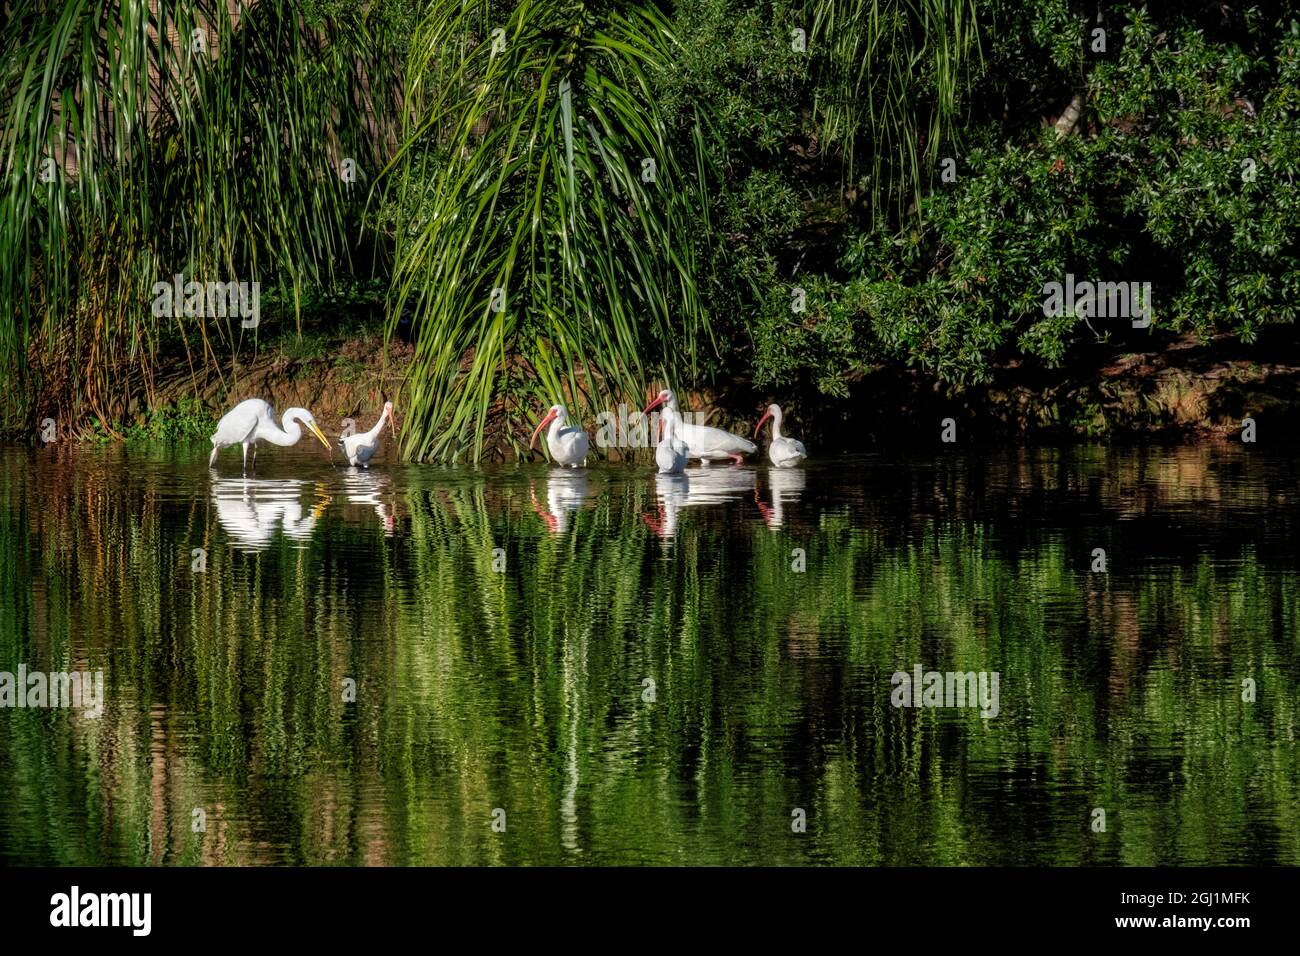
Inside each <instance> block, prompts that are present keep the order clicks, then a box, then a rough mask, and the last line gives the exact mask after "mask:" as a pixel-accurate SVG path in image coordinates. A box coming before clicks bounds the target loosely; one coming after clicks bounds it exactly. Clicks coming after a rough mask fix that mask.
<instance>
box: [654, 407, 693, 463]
mask: <svg viewBox="0 0 1300 956" xmlns="http://www.w3.org/2000/svg"><path fill="white" fill-rule="evenodd" d="M659 421H660V422H661V423H662V424H663V428H664V431H663V434H662V435H661V436H660V437H659V444H658V446H657V447H656V448H655V463H656V464H657V465H658V466H659V474H661V475H680V474H681V473H682V469H684V468H685V467H686V458H687V451H686V442H684V441H682V440H681V439H680V438H678V437H677V427H678V424H679V423H678V420H677V413H676V412H674V411H673V410H672V409H671V408H665V409H664V410H663V411H662V412H661V413H660V415H659Z"/></svg>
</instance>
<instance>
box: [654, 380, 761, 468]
mask: <svg viewBox="0 0 1300 956" xmlns="http://www.w3.org/2000/svg"><path fill="white" fill-rule="evenodd" d="M660 405H663V406H666V407H667V408H669V409H671V410H672V413H673V416H674V417H675V418H676V419H677V427H678V430H679V432H680V435H679V436H678V437H680V438H681V440H682V441H683V442H685V443H686V457H688V458H699V459H700V460H701V461H702V462H703V463H704V464H706V465H707V464H708V463H709V462H710V461H721V460H722V459H723V458H730V459H731V460H732V461H733V462H735V463H736V464H737V465H739V464H740V463H741V462H742V461H743V460H744V459H743V457H742V456H743V455H749V454H752V453H753V452H755V451H757V450H758V448H757V446H755V445H754V443H753V442H752V441H749V440H748V439H745V438H741V437H740V436H739V435H733V434H731V432H726V431H723V430H722V429H721V428H713V427H712V426H710V425H693V424H691V423H690V422H687V421H685V420H684V419H683V418H682V415H681V412H680V411H678V408H677V396H676V395H675V394H673V391H672V389H669V388H665V389H664V390H663V391H662V392H660V393H659V394H658V396H657V397H656V398H655V400H654V401H653V402H651V403H650V404H649V405H647V406H646V407H645V411H644V412H642V413H641V414H643V415H648V414H649V413H650V410H651V409H654V408H658V407H659V406H660Z"/></svg>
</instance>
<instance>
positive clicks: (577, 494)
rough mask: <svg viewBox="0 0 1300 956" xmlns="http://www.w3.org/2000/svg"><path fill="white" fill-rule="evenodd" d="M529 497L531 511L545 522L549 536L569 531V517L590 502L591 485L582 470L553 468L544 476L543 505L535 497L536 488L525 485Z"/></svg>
mask: <svg viewBox="0 0 1300 956" xmlns="http://www.w3.org/2000/svg"><path fill="white" fill-rule="evenodd" d="M528 498H529V500H530V501H531V503H532V506H533V510H534V511H536V512H537V514H538V516H539V517H540V518H541V519H542V520H543V521H545V522H546V526H547V527H548V528H549V529H550V530H551V533H552V534H563V533H564V532H565V531H567V530H569V514H570V513H571V512H574V511H577V510H579V509H580V508H585V507H587V505H588V503H589V502H590V501H591V482H590V481H588V480H587V473H586V472H585V471H568V470H565V469H563V468H552V469H551V471H550V473H549V474H548V475H547V476H546V506H545V507H542V503H541V501H540V500H539V499H538V497H537V486H536V484H535V483H534V482H531V481H530V482H529V483H528Z"/></svg>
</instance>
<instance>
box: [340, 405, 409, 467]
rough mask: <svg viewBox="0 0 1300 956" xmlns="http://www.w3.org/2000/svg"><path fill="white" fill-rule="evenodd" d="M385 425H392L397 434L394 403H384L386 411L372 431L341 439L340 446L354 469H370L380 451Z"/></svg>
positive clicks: (380, 415)
mask: <svg viewBox="0 0 1300 956" xmlns="http://www.w3.org/2000/svg"><path fill="white" fill-rule="evenodd" d="M385 424H391V425H392V426H393V434H394V435H396V434H397V420H396V419H395V418H393V403H392V402H384V410H383V411H381V412H380V413H379V421H377V422H375V427H374V428H372V429H370V431H368V432H357V433H356V434H354V435H345V436H344V437H342V438H340V439H339V446H340V447H341V448H342V449H343V454H344V456H346V457H347V460H348V464H349V465H351V466H352V467H353V468H369V467H370V458H371V456H372V455H374V453H375V452H376V451H378V450H379V435H380V433H381V432H383V430H384V425H385Z"/></svg>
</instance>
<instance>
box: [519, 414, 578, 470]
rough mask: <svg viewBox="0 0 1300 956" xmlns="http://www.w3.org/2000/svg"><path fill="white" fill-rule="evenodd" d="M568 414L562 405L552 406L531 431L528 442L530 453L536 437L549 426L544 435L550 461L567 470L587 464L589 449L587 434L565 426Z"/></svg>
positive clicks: (576, 428) (573, 427)
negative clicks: (531, 434) (531, 435)
mask: <svg viewBox="0 0 1300 956" xmlns="http://www.w3.org/2000/svg"><path fill="white" fill-rule="evenodd" d="M568 417H569V414H568V412H566V411H565V410H564V406H563V405H552V406H551V407H550V410H549V411H547V413H546V417H545V418H543V419H542V420H541V421H540V422H538V424H537V427H536V428H535V429H533V437H532V438H531V439H530V440H529V442H528V448H529V450H530V451H531V450H532V448H533V446H534V445H536V444H537V436H538V434H539V433H540V432H541V430H542V429H543V428H545V427H546V426H547V425H550V426H551V427H550V429H549V430H548V431H547V433H546V447H547V448H548V449H550V452H551V460H552V461H554V462H555V463H556V464H557V465H564V466H565V467H568V468H577V467H578V466H579V465H584V466H585V465H586V464H587V449H588V448H589V447H590V440H589V439H588V438H587V433H586V432H585V431H583V430H582V428H580V427H576V426H566V424H565V422H566V421H567V420H568Z"/></svg>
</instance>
